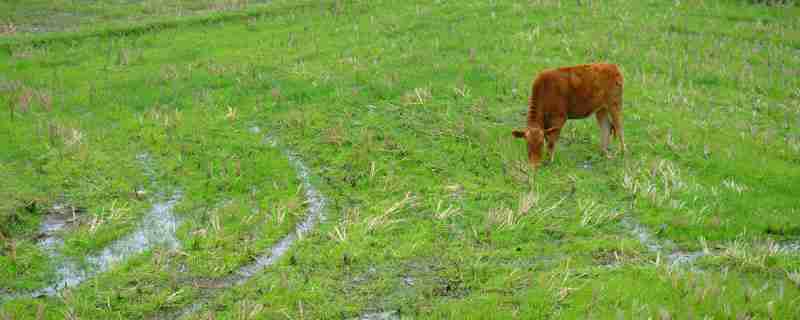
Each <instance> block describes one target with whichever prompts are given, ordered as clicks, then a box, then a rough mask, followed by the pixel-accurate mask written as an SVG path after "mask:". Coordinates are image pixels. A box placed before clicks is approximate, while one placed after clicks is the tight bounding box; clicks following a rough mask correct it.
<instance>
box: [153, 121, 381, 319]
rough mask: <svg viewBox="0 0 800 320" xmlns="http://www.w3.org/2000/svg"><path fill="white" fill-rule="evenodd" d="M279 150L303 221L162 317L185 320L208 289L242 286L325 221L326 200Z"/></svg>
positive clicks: (199, 305) (308, 176)
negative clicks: (300, 200)
mask: <svg viewBox="0 0 800 320" xmlns="http://www.w3.org/2000/svg"><path fill="white" fill-rule="evenodd" d="M250 132H251V133H253V134H259V133H261V129H260V128H259V127H252V128H250ZM264 142H265V143H266V144H267V145H269V146H271V147H278V143H277V141H275V140H274V139H273V138H271V137H270V136H266V137H264ZM282 151H283V154H284V155H285V156H286V157H287V158H288V159H289V162H290V163H291V164H292V166H293V167H294V168H295V171H296V172H297V177H298V178H299V180H300V182H301V184H302V186H303V190H305V198H306V204H307V205H308V209H307V210H306V216H305V218H304V219H303V221H302V222H300V223H298V224H297V226H296V227H295V230H294V232H292V233H289V234H287V235H286V236H284V237H283V238H282V239H281V240H280V241H278V243H277V244H275V245H273V246H272V247H271V248H269V249H268V250H265V251H264V252H262V253H261V254H260V255H259V256H258V257H257V258H256V259H255V260H254V261H253V262H252V263H249V264H247V265H244V266H242V267H240V268H239V269H238V270H236V271H235V272H233V273H232V274H230V275H229V276H225V277H222V278H219V279H213V280H209V281H208V284H206V286H205V288H204V289H205V291H206V292H205V294H204V296H206V297H205V298H204V299H203V300H201V301H197V302H195V303H193V304H192V305H190V306H189V307H187V308H184V309H182V310H180V311H178V312H177V313H176V314H173V315H172V316H166V317H164V318H178V319H182V318H186V317H188V316H190V315H191V314H193V313H195V312H197V311H199V310H200V309H201V308H202V306H203V304H204V302H205V301H207V299H209V298H211V297H213V296H214V294H211V293H210V292H209V291H210V290H220V289H225V288H230V287H233V286H239V285H242V284H244V283H245V282H247V280H249V279H250V278H252V277H253V276H255V275H256V274H258V273H259V272H261V271H263V270H264V269H265V268H267V267H269V266H271V265H273V264H275V263H276V262H277V261H278V260H279V259H280V258H281V257H282V256H283V255H284V254H286V252H287V251H289V248H291V246H292V245H293V244H294V243H295V242H296V241H297V239H299V238H302V237H303V236H304V235H305V234H307V233H308V232H310V231H311V230H312V229H313V228H314V227H315V226H316V225H317V223H319V222H320V221H324V220H325V214H324V209H325V202H326V200H325V197H324V196H323V195H322V194H321V193H320V192H319V190H317V188H316V187H314V185H313V184H312V183H311V173H310V171H309V170H308V167H306V165H305V164H304V163H303V161H302V160H301V159H300V158H299V157H298V156H297V155H295V154H294V153H292V152H291V151H288V150H282ZM371 319H373V318H371ZM374 319H391V318H374Z"/></svg>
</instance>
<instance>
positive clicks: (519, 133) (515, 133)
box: [511, 130, 525, 138]
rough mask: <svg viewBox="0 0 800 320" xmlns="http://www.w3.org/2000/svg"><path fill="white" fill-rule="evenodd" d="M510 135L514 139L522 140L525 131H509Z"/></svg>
mask: <svg viewBox="0 0 800 320" xmlns="http://www.w3.org/2000/svg"><path fill="white" fill-rule="evenodd" d="M511 135H512V136H514V138H524V137H525V131H519V130H514V131H511Z"/></svg>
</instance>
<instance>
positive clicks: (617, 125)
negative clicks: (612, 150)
mask: <svg viewBox="0 0 800 320" xmlns="http://www.w3.org/2000/svg"><path fill="white" fill-rule="evenodd" d="M609 113H610V114H611V125H612V126H613V129H614V136H615V137H616V138H617V139H618V140H619V146H620V149H621V151H622V154H623V155H624V154H625V137H624V134H623V130H622V94H621V93H620V95H619V96H617V98H616V99H614V101H612V104H611V106H610V108H609Z"/></svg>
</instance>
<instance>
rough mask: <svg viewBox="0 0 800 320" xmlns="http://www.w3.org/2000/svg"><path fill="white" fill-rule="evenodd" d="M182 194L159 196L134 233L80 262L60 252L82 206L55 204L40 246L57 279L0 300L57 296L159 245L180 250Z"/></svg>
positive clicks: (148, 169) (148, 170)
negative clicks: (177, 212)
mask: <svg viewBox="0 0 800 320" xmlns="http://www.w3.org/2000/svg"><path fill="white" fill-rule="evenodd" d="M137 160H139V161H140V162H141V163H142V165H143V169H144V171H145V174H146V175H147V176H148V177H150V179H151V180H154V179H155V178H154V177H155V172H154V170H153V168H152V161H151V159H150V157H149V156H148V155H147V154H141V155H139V156H137ZM181 197H182V194H181V193H180V192H179V191H178V192H176V193H174V194H173V195H172V196H170V197H163V196H162V197H160V198H162V199H164V198H166V199H164V200H161V201H158V202H155V203H153V206H152V208H151V209H150V211H149V212H148V213H147V214H146V215H145V216H144V218H143V219H142V222H141V223H140V224H139V226H138V227H137V228H136V230H135V231H134V232H133V233H131V234H129V235H127V236H125V237H123V238H120V239H118V240H116V241H114V242H112V243H111V244H110V245H108V246H107V247H105V248H103V250H101V251H100V252H98V253H96V254H93V255H89V256H87V257H85V259H84V261H81V262H78V261H74V260H71V259H68V258H67V257H64V256H63V255H62V254H61V251H62V249H63V246H64V240H63V239H62V238H61V235H60V234H61V232H62V231H63V230H64V229H65V228H66V227H67V226H68V225H69V224H70V223H71V222H72V221H74V220H75V219H76V218H75V217H76V214H77V213H79V212H80V211H81V210H82V209H78V208H74V207H70V206H65V205H55V206H54V207H53V209H52V210H51V213H50V214H48V215H47V216H45V218H44V221H43V222H42V223H41V225H40V227H39V234H40V239H39V241H38V245H39V246H40V247H41V248H42V249H44V251H45V252H46V253H47V254H48V256H49V257H50V260H51V261H54V263H55V264H56V267H55V281H53V283H52V284H51V285H48V286H46V287H44V288H41V289H38V290H34V291H32V292H27V293H11V294H9V295H7V296H5V297H0V300H2V301H5V300H10V299H14V298H21V297H34V298H36V297H43V296H54V295H56V294H58V293H59V292H60V291H61V290H63V289H65V288H71V287H75V286H77V285H79V284H81V283H83V282H84V281H86V280H87V279H89V278H90V277H92V276H94V275H96V274H98V273H102V272H105V271H108V270H109V269H110V268H111V267H112V266H114V265H115V264H118V263H121V262H124V261H125V260H127V259H128V258H130V257H132V256H134V255H137V254H141V253H143V252H145V251H146V250H149V249H152V248H154V247H156V246H163V247H164V248H167V249H171V250H174V249H177V248H178V247H179V246H180V243H179V242H178V239H177V238H176V236H175V231H176V229H177V226H178V219H177V217H176V216H175V214H174V212H173V209H174V207H175V204H176V203H177V202H178V201H180V199H181Z"/></svg>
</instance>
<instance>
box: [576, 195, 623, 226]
mask: <svg viewBox="0 0 800 320" xmlns="http://www.w3.org/2000/svg"><path fill="white" fill-rule="evenodd" d="M578 213H579V214H580V216H581V225H582V226H584V227H594V226H599V225H603V224H605V223H608V222H612V221H615V220H617V219H619V218H620V217H621V216H622V213H621V212H619V211H615V210H609V209H606V208H604V207H603V206H602V205H600V204H598V203H597V202H596V201H594V200H591V199H580V200H578Z"/></svg>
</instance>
